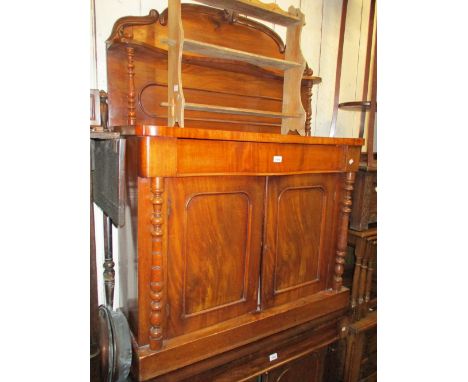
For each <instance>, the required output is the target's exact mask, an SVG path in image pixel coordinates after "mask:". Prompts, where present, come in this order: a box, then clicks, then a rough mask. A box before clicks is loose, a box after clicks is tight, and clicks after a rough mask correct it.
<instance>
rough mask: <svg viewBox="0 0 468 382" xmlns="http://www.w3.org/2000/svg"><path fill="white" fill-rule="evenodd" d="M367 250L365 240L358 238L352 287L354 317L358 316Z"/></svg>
mask: <svg viewBox="0 0 468 382" xmlns="http://www.w3.org/2000/svg"><path fill="white" fill-rule="evenodd" d="M365 250H366V245H365V240H363V239H362V238H359V239H357V241H356V248H355V250H354V254H355V257H356V261H355V263H354V275H353V286H352V289H351V311H352V314H353V317H355V316H356V309H357V300H358V290H359V280H360V278H361V277H362V276H361V274H362V257H363V255H364V252H365Z"/></svg>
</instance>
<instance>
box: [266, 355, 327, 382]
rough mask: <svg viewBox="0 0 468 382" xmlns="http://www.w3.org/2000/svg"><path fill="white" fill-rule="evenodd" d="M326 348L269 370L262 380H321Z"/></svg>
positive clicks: (307, 381) (280, 381)
mask: <svg viewBox="0 0 468 382" xmlns="http://www.w3.org/2000/svg"><path fill="white" fill-rule="evenodd" d="M325 352H326V349H321V350H320V351H316V352H313V353H310V354H307V355H305V356H303V357H300V358H298V359H296V360H294V361H292V362H289V363H288V364H286V365H284V366H282V367H278V368H276V369H273V370H271V371H270V372H268V373H267V374H266V375H265V377H263V378H262V382H263V381H264V382H297V381H301V382H320V381H321V380H322V374H323V361H324V357H325Z"/></svg>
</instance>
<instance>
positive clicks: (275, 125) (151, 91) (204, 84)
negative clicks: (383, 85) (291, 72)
mask: <svg viewBox="0 0 468 382" xmlns="http://www.w3.org/2000/svg"><path fill="white" fill-rule="evenodd" d="M181 10H182V23H183V26H184V36H185V38H186V39H187V40H188V41H197V42H200V44H202V45H203V44H208V45H207V46H211V45H215V46H217V47H219V49H221V50H223V49H227V50H233V51H245V52H246V54H247V55H248V56H249V55H250V56H255V57H256V56H261V57H268V58H270V59H271V62H275V63H277V62H283V61H284V60H285V53H284V44H283V43H282V42H281V39H280V38H279V37H278V35H277V34H276V33H275V32H274V31H272V30H269V29H268V28H266V27H265V26H263V25H262V24H259V23H256V22H255V21H253V20H251V19H246V18H245V17H241V16H236V17H235V18H229V17H228V16H226V13H225V12H224V11H221V10H216V9H214V8H207V7H203V6H198V5H193V4H183V5H182V7H181ZM167 14H168V12H166V11H165V12H163V13H162V14H161V18H160V23H157V20H156V19H155V17H153V20H154V21H153V23H149V24H148V19H149V17H148V16H144V17H142V21H141V25H138V24H137V22H136V21H135V19H137V18H135V17H134V18H132V20H131V23H130V21H128V20H127V21H126V20H124V19H125V18H124V19H122V20H119V21H118V22H117V23H116V25H118V27H117V26H116V28H115V29H116V30H115V31H114V32H113V34H112V35H111V37H110V38H109V40H108V50H107V55H108V57H107V67H108V77H109V81H108V82H109V86H108V91H109V113H110V115H109V123H110V125H111V126H117V125H125V124H127V123H128V122H127V120H126V119H125V120H122V119H121V116H122V114H121V110H122V108H125V107H127V105H126V97H127V84H126V83H125V82H123V81H122V76H123V75H125V76H126V73H124V71H123V69H124V68H123V67H122V66H121V54H122V53H121V51H122V49H126V48H129V47H131V48H133V49H134V52H135V54H134V66H135V69H134V71H135V73H136V75H135V77H134V82H135V91H136V110H135V113H136V119H137V121H139V122H143V123H153V124H157V125H167V124H168V122H167V120H168V118H170V117H171V113H172V109H171V107H172V106H171V107H167V106H166V105H165V106H161V102H166V101H167V103H168V104H171V102H170V101H169V100H167V97H166V95H165V92H166V93H167V92H169V89H170V90H171V92H172V93H173V89H174V87H173V86H174V85H178V89H181V87H180V84H179V83H177V84H173V83H171V84H170V85H169V86H168V80H167V79H168V78H174V75H175V74H174V73H176V72H177V71H176V72H174V70H175V69H176V66H174V65H168V63H167V55H168V53H167V47H166V46H165V45H164V44H163V43H161V39H163V40H164V39H165V40H166V41H167V39H168V34H169V31H168V24H169V23H168V21H167V20H168V15H167ZM171 33H173V32H171ZM175 48H176V47H175V46H174V48H172V47H171V48H170V49H171V51H172V50H174V49H175ZM179 58H180V59H181V77H180V78H179V77H178V79H177V81H176V82H178V81H179V80H180V79H181V78H182V77H183V86H184V90H183V95H184V99H185V100H186V102H187V103H189V104H202V105H212V106H215V107H217V108H214V109H206V108H205V109H204V110H200V109H199V108H197V109H196V110H189V109H187V108H183V109H184V121H186V122H184V126H185V127H203V128H213V129H230V130H240V131H266V132H279V131H280V125H281V113H282V99H283V79H284V76H283V72H282V71H278V70H276V69H263V68H260V67H258V66H257V65H253V64H250V63H243V62H239V61H235V60H232V59H228V58H226V57H222V58H209V57H208V58H207V57H203V56H200V55H195V54H192V53H190V52H187V54H183V55H182V56H181V57H179ZM173 59H175V57H172V58H171V60H173ZM301 65H302V62H301ZM168 68H169V71H170V72H171V73H168ZM177 73H178V72H177ZM298 78H299V79H298V81H296V80H297V79H296V80H295V81H293V82H294V83H295V85H294V88H295V90H294V92H293V93H291V94H293V97H294V99H300V93H301V91H300V87H301V81H302V74H298ZM171 81H172V80H171ZM315 82H316V80H314V81H312V83H315ZM302 86H305V85H304V84H303V85H302ZM296 90H297V91H296ZM154 99H157V101H156V102H154V101H153V100H154ZM124 102H125V104H124ZM305 102H306V104H305V105H304V107H306V108H307V107H308V106H307V102H308V99H306V100H305ZM300 103H301V101H299V105H298V106H297V107H298V110H299V109H300V108H301V105H300ZM220 106H222V107H223V108H220ZM230 108H232V109H230ZM237 109H253V110H256V111H257V112H256V113H252V112H249V113H245V112H242V115H239V111H238V110H237ZM219 110H224V113H226V112H228V111H229V110H232V111H233V112H234V114H232V113H230V114H224V113H223V114H220V113H219ZM259 112H260V113H259ZM261 112H263V113H264V114H262V113H261ZM271 113H273V114H271ZM275 113H278V114H275ZM283 114H286V115H288V116H291V118H295V116H296V115H298V113H296V112H295V111H294V112H292V113H283ZM299 114H300V115H301V117H300V121H299V129H302V130H304V129H303V125H304V122H305V114H304V112H303V110H300V113H299ZM302 116H303V117H304V121H302ZM204 121H206V123H203V122H204ZM296 122H297V121H296ZM292 123H293V122H292ZM226 124H229V125H228V126H226ZM293 124H294V123H293ZM169 125H172V122H171V123H169Z"/></svg>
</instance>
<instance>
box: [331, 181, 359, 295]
mask: <svg viewBox="0 0 468 382" xmlns="http://www.w3.org/2000/svg"><path fill="white" fill-rule="evenodd" d="M355 178H356V174H355V173H354V172H347V173H346V175H345V181H344V187H343V189H344V196H343V202H342V206H341V214H340V215H341V216H340V222H339V225H338V243H337V251H336V259H335V275H334V278H333V289H334V290H335V291H336V292H339V291H340V290H341V287H342V285H343V278H342V276H343V272H344V262H345V255H346V247H347V242H348V223H349V214H350V212H351V205H352V201H351V195H352V191H353V184H354V179H355Z"/></svg>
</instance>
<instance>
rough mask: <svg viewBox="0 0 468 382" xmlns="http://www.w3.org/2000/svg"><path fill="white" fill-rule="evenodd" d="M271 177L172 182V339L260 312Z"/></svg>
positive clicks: (182, 179)
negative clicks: (263, 241) (265, 208)
mask: <svg viewBox="0 0 468 382" xmlns="http://www.w3.org/2000/svg"><path fill="white" fill-rule="evenodd" d="M264 189H265V179H264V178H262V177H257V178H252V177H242V176H240V177H228V176H223V177H189V178H174V179H169V180H168V192H169V194H170V195H171V197H170V204H171V207H170V208H171V215H170V218H169V221H168V225H169V227H170V228H169V232H168V235H169V237H168V238H169V243H170V244H169V247H168V251H169V252H170V253H171V258H170V261H169V264H168V272H169V274H171V275H172V277H171V278H170V279H169V281H168V283H169V284H168V299H169V300H170V301H172V303H171V306H170V309H171V315H170V319H169V326H168V335H167V338H171V337H175V336H177V335H181V334H185V333H189V332H192V331H195V330H198V329H201V328H204V327H207V326H211V325H214V324H217V323H219V322H223V321H226V320H228V319H230V318H234V317H238V316H240V315H242V314H246V313H249V312H255V311H256V309H257V294H258V274H259V267H260V257H261V256H260V255H261V253H260V249H261V237H262V218H263V214H264V212H263V200H264Z"/></svg>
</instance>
